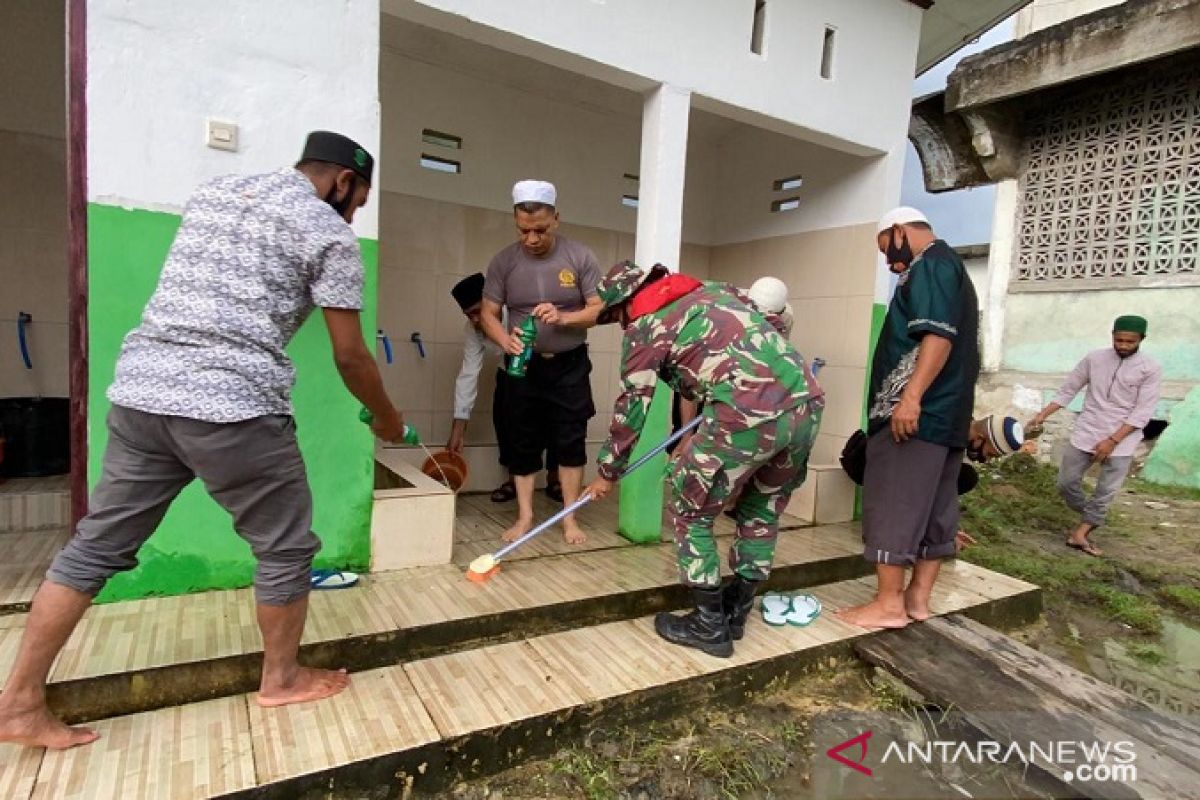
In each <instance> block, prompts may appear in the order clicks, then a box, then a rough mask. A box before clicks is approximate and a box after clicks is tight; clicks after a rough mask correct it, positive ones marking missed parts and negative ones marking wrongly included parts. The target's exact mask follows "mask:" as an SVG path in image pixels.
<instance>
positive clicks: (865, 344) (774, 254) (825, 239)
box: [710, 225, 876, 464]
mask: <svg viewBox="0 0 1200 800" xmlns="http://www.w3.org/2000/svg"><path fill="white" fill-rule="evenodd" d="M874 238H875V237H874V230H873V227H872V226H870V225H857V226H852V227H846V228H831V229H827V230H821V231H812V232H808V233H800V234H794V235H791V236H779V237H774V238H770V239H759V240H756V241H750V242H742V243H739V244H731V245H720V246H717V247H714V248H712V253H711V259H710V261H711V277H712V278H713V279H716V280H725V281H729V282H730V283H736V284H738V285H740V286H749V285H750V284H751V283H753V281H754V280H755V279H756V278H758V277H761V276H763V275H774V276H775V277H777V278H780V279H781V280H783V281H784V283H786V284H787V285H788V290H789V295H790V302H791V304H792V310H793V312H794V314H795V325H794V327H793V329H792V343H793V344H795V345H796V347H797V349H799V350H800V352H801V353H803V354H804V356H805V357H806V358H808V359H810V360H811V359H814V358H823V359H825V362H826V366H825V368H824V370H823V371H822V372H821V374H820V381H821V385H822V387H823V388H824V389H825V392H826V407H825V415H824V419H823V421H822V423H821V434H820V436H819V437H818V439H817V445H816V448H815V449H814V451H813V455H812V463H813V464H832V463H836V461H837V456H838V455H839V454H840V453H841V450H842V445H843V444H845V441H846V438H847V437H848V436H849V435H850V434H851V433H852V432H853V431H854V430H855V429H857V428H858V427H859V423H860V420H861V413H862V400H863V392H864V389H865V383H866V378H867V368H868V364H867V354H868V350H869V347H870V331H871V313H872V307H873V304H874V294H873V293H874V286H875V262H876V254H875V249H874V247H875V245H874Z"/></svg>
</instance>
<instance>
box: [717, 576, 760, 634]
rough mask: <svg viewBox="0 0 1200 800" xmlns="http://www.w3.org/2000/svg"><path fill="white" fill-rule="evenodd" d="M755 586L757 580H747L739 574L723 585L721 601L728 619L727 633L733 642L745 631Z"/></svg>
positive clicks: (752, 607)
mask: <svg viewBox="0 0 1200 800" xmlns="http://www.w3.org/2000/svg"><path fill="white" fill-rule="evenodd" d="M757 588H758V582H757V581H748V580H746V579H745V578H743V577H742V576H741V575H734V576H733V580H732V581H730V582H729V583H728V584H726V585H725V591H724V592H723V593H722V595H721V602H722V607H723V608H724V609H725V617H726V618H727V619H728V620H729V635H730V636H731V637H732V638H733V640H734V641H735V642H736V641H738V640H739V639H741V638H742V635H743V634H744V633H745V632H746V618H747V617H749V616H750V612H751V611H753V610H754V591H755V589H757Z"/></svg>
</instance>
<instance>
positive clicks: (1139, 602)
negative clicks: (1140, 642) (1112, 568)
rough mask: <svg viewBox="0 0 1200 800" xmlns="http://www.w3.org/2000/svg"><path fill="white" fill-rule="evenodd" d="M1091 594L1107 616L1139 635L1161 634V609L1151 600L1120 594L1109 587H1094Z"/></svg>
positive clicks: (1126, 593)
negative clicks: (1139, 633) (1101, 604)
mask: <svg viewBox="0 0 1200 800" xmlns="http://www.w3.org/2000/svg"><path fill="white" fill-rule="evenodd" d="M1091 592H1092V594H1093V595H1094V596H1095V598H1096V599H1097V600H1099V601H1100V602H1101V603H1103V605H1104V610H1105V612H1107V614H1108V616H1110V617H1112V618H1113V619H1115V620H1116V621H1117V622H1122V623H1124V624H1126V625H1128V626H1129V627H1131V628H1133V629H1134V630H1137V631H1140V632H1141V633H1152V634H1153V633H1161V632H1162V609H1161V608H1159V607H1158V605H1157V604H1155V603H1154V601H1152V600H1147V599H1146V598H1144V597H1139V596H1137V595H1134V594H1129V593H1128V592H1122V591H1121V590H1119V589H1114V588H1112V587H1111V586H1094V587H1092V588H1091Z"/></svg>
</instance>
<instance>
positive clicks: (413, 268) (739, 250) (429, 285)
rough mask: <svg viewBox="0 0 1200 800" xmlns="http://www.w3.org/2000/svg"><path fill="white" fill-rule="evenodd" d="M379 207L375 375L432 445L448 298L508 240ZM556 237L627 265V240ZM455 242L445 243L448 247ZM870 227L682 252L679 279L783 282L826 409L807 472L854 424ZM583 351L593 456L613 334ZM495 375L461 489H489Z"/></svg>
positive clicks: (866, 318) (454, 368) (440, 216)
mask: <svg viewBox="0 0 1200 800" xmlns="http://www.w3.org/2000/svg"><path fill="white" fill-rule="evenodd" d="M380 202H381V208H380V253H381V257H380V279H379V321H380V326H381V327H382V328H383V329H384V330H386V331H387V333H388V334H389V336H390V337H391V338H392V343H393V344H392V346H393V349H394V351H395V362H394V363H393V364H391V365H388V364H386V363H384V362H383V358H382V350H381V349H380V351H379V353H380V367H381V369H382V370H383V375H384V382H385V384H386V385H387V387H388V391H389V393H390V394H391V396H392V398H393V400H394V401H395V402H396V403H397V405H399V406H400V407H401V408H402V409H403V410H404V412H405V415H406V418H407V420H408V421H409V424H411V425H414V426H415V427H416V428H417V430H418V431H419V432H420V433H421V435H422V437H423V439H424V440H425V441H426V442H427V443H428V444H431V445H436V446H441V445H442V444H443V443H444V442H445V441H446V438H447V437H448V435H449V432H450V424H451V417H452V403H453V398H454V379H455V377H456V376H457V374H458V369H459V366H460V365H461V363H462V343H463V332H464V324H465V320H464V319H463V316H462V314H461V312H460V311H459V309H458V306H457V304H456V303H455V302H454V300H453V298H451V296H450V287H451V286H453V285H454V283H455V282H456V281H457V280H459V279H460V278H462V277H465V276H466V275H468V274H470V273H471V272H474V271H480V272H482V271H485V270H486V268H487V263H488V261H489V260H490V259H491V256H492V255H493V254H494V253H495V252H496V251H497V250H499V249H500V248H502V247H504V246H506V245H508V244H509V243H510V242H512V241H513V239H514V238H515V231H514V230H513V229H512V218H511V215H509V214H507V213H504V212H500V211H491V210H488V209H483V208H472V207H464V206H457V205H455V204H451V203H446V202H442V201H438V200H429V199H423V198H418V197H413V196H410V195H402V194H398V193H394V192H384V193H383V194H382V197H381V201H380ZM561 232H562V233H563V235H565V236H569V237H571V238H574V239H576V240H579V241H582V242H584V243H585V244H587V245H589V246H590V247H591V248H592V249H593V250H594V251H595V253H596V257H597V259H598V260H599V261H600V264H601V266H602V268H607V266H608V265H610V264H613V263H615V262H616V261H618V260H620V259H622V258H629V257H632V254H633V245H634V241H633V237H632V236H630V235H628V234H624V233H617V232H615V231H607V230H603V229H600V228H591V227H586V226H580V225H572V224H571V223H570V222H569V221H564V223H563V225H562V228H561ZM451 239H455V240H456V241H450V240H451ZM872 242H873V236H872V233H871V228H870V226H856V227H853V228H840V229H835V230H829V231H818V232H811V233H805V234H798V235H795V236H790V237H781V238H777V239H765V240H760V241H755V242H748V243H743V244H737V245H725V246H720V247H715V248H709V247H705V246H700V245H690V244H689V245H684V247H683V251H682V253H681V255H680V263H681V267H682V269H683V271H685V272H688V273H689V274H693V275H696V276H698V277H701V278H713V279H717V280H726V281H729V282H731V283H736V284H738V285H741V286H749V285H750V284H751V283H752V282H753V281H754V280H755V279H756V278H758V277H761V276H762V275H769V274H770V275H776V276H778V277H780V278H782V279H783V280H784V281H785V282H786V283H787V284H788V287H789V289H790V291H791V302H792V306H793V308H794V310H795V314H796V325H795V329H794V332H793V334H792V339H793V342H794V343H795V344H796V345H797V346H798V347H799V349H800V350H801V352H803V353H804V355H805V356H807V357H809V358H813V357H818V356H819V357H821V358H824V359H825V360H826V362H827V366H826V367H825V370H824V371H823V372H822V373H821V382H822V385H823V386H824V388H825V390H826V393H827V396H828V405H827V407H826V411H825V418H824V422H823V425H822V433H821V436H820V438H819V440H818V443H817V448H816V451H815V452H814V454H813V463H815V464H816V463H820V464H827V463H834V462H836V460H837V455H838V453H840V452H841V448H842V444H843V443H844V442H845V440H846V437H847V436H849V435H850V433H851V432H852V431H853V430H855V429H856V428H857V427H858V425H859V419H860V415H861V411H862V397H863V387H864V383H865V381H866V369H867V363H866V361H867V348H868V344H869V342H868V339H869V336H870V321H871V308H872V302H873V300H872V292H873V290H874V279H875V275H874V269H875V254H874V250H873V249H872V248H873V244H872ZM414 331H419V332H420V333H421V338H422V340H423V341H424V342H425V358H424V359H422V358H421V357H420V356H419V354H418V352H417V348H416V346H415V345H413V344H411V343H410V341H409V337H410V335H411V334H412V333H413V332H414ZM588 342H589V345H590V347H591V357H592V367H593V371H592V391H593V397H594V399H595V403H596V411H597V414H596V417H595V418H594V419H593V420H592V422H591V424H590V425H589V426H588V440H589V442H590V443H591V444H592V445H595V444H597V443H599V442H601V441H602V440H603V439H604V435H605V432H606V431H607V429H608V425H609V423H610V421H611V413H612V403H613V401H614V400H615V393H616V389H617V386H618V383H619V374H620V331H619V329H618V328H616V327H615V326H603V327H598V328H594V329H592V330H591V331H590V332H589V336H588ZM494 373H495V365H493V364H489V365H487V366H485V369H484V372H483V375H482V377H481V380H480V391H479V398H478V400H477V402H476V405H475V413H474V416H473V417H472V419H471V422H470V424H469V425H468V428H467V444H468V446H469V447H471V448H473V449H479V450H483V451H485V452H486V453H487V455H486V456H485V457H484V458H483V461H482V462H480V460H479V457H480V455H481V454H480V453H472V454H470V455H469V458H470V460H471V463H472V475H471V483H470V488H471V489H484V488H490V483H489V482H490V481H491V479H492V477H493V476H494V475H495V474H497V473H494V472H492V471H491V470H486V471H484V475H486V479H485V478H484V477H481V476H480V472H481V470H479V469H476V468H475V466H476V464H480V465H481V466H482V464H486V463H487V462H488V459H492V460H494V457H495V456H494V453H495V448H494V445H495V436H494V433H493V430H492V423H491V408H492V388H493V375H494Z"/></svg>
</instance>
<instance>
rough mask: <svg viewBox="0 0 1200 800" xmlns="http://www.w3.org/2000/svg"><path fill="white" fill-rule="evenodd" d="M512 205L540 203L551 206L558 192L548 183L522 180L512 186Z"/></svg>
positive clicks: (554, 202)
mask: <svg viewBox="0 0 1200 800" xmlns="http://www.w3.org/2000/svg"><path fill="white" fill-rule="evenodd" d="M512 197H513V205H514V206H519V205H520V204H521V203H542V204H544V205H548V206H552V205H555V204H556V201H557V200H558V192H557V190H555V188H554V184H553V183H550V182H549V181H535V180H524V181H517V182H516V183H514V184H513V192H512Z"/></svg>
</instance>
